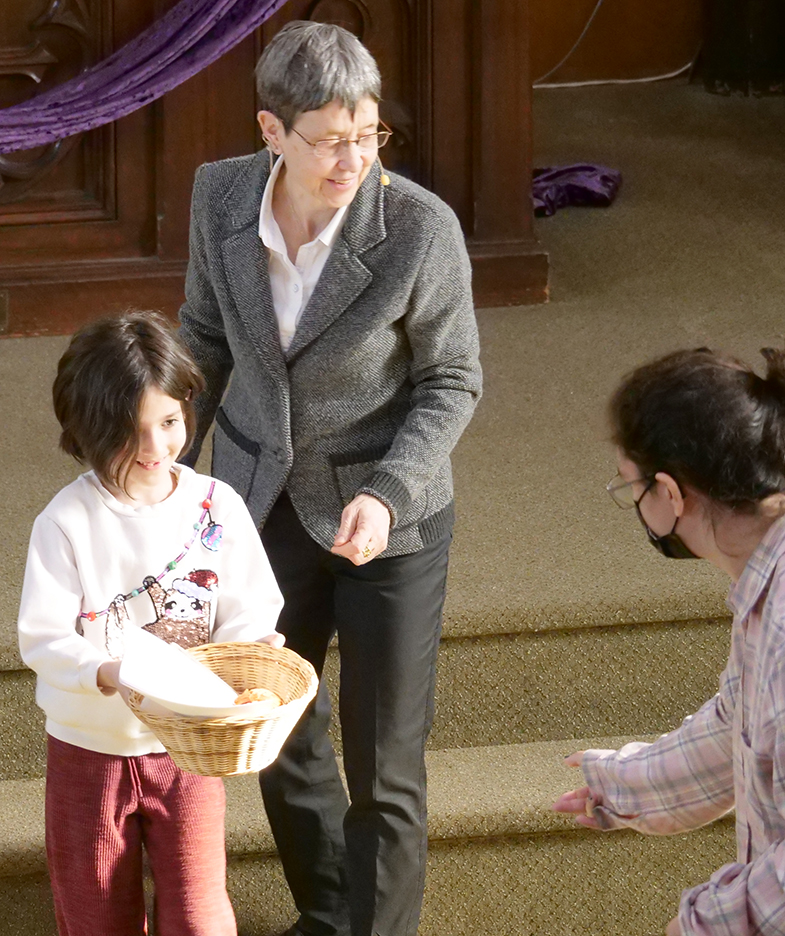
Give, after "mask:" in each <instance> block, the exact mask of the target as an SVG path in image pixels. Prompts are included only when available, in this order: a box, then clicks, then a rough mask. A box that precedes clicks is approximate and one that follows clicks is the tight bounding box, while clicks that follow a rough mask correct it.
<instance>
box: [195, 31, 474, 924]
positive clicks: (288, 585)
mask: <svg viewBox="0 0 785 936" xmlns="http://www.w3.org/2000/svg"><path fill="white" fill-rule="evenodd" d="M257 85H258V91H259V97H260V101H261V104H262V110H261V111H260V113H259V123H260V126H261V128H262V133H263V135H264V138H265V141H266V143H267V150H266V151H263V152H261V153H259V154H256V155H254V156H249V157H242V158H239V159H230V160H225V161H223V162H219V163H214V164H210V165H205V166H202V167H201V169H200V170H199V172H198V174H197V177H196V182H195V186H194V194H193V205H192V221H191V245H190V249H191V256H190V263H189V268H188V277H187V283H186V302H185V304H184V305H183V307H182V310H181V313H180V317H181V322H182V334H183V337H184V338H185V340H186V342H187V343H188V345H189V346H190V348H191V350H192V352H193V354H194V356H195V358H196V360H197V361H198V362H199V364H200V365H201V367H202V369H203V371H204V373H205V377H206V380H207V390H206V391H205V393H204V394H203V395H202V396H201V397H200V398H199V400H198V401H197V411H198V416H199V429H198V433H197V441H196V444H195V446H194V449H193V450H192V454H191V458H192V459H194V458H195V457H196V454H197V453H198V449H199V443H200V441H201V439H203V438H204V435H205V433H206V432H207V429H208V428H209V426H210V424H211V423H212V422H213V420H214V419H215V422H216V430H215V437H214V443H213V473H214V474H215V475H216V477H219V478H222V479H223V480H226V481H228V482H229V483H230V484H232V485H233V486H234V487H235V488H236V490H238V491H239V492H240V494H242V496H243V497H244V498H245V500H246V502H247V504H248V507H249V509H250V511H251V513H252V515H253V516H254V518H255V520H256V522H257V523H258V524H259V525H260V527H261V535H262V539H263V541H264V545H265V548H266V550H267V553H268V555H269V557H270V561H271V563H272V565H273V569H274V571H275V573H276V576H277V578H278V580H279V584H280V586H281V589H282V591H283V593H284V597H285V601H286V604H285V607H284V610H283V612H282V616H281V620H280V622H279V625H278V626H279V630H280V631H281V632H282V633H284V634H285V635H286V640H287V646H289V647H291V648H292V649H294V650H296V651H297V652H298V653H300V654H302V655H303V656H305V657H306V658H307V659H309V660H310V661H311V662H312V663H313V665H314V666H315V668H316V670H317V672H318V673H320V674H321V671H322V667H323V664H324V658H325V654H326V651H327V647H328V644H329V642H330V640H331V638H332V637H333V635H334V634H335V633H336V632H337V634H338V639H339V649H340V655H341V691H340V718H341V727H342V737H343V746H344V762H345V768H346V777H347V782H348V787H349V801H348V802H347V798H346V794H345V792H344V789H343V786H342V783H341V780H340V777H339V774H338V770H337V767H336V762H335V755H334V753H333V750H332V746H331V744H330V742H329V739H328V737H327V729H328V725H329V721H330V702H329V699H328V697H327V692H326V689H325V688H324V686H322V687H321V689H320V691H319V694H318V696H317V699H316V700H315V702H314V704H313V706H312V707H311V709H310V710H309V711H308V712H307V713H306V715H305V716H304V718H303V720H302V721H301V723H300V725H299V726H298V728H297V729H296V731H295V733H294V734H293V735H292V737H291V738H290V740H289V741H288V742H287V745H286V746H285V747H284V750H283V751H282V753H281V755H280V757H279V759H278V761H277V762H276V763H275V764H274V765H273V766H271V767H270V768H268V769H267V770H266V771H264V772H263V773H262V775H261V778H260V779H261V786H262V793H263V795H264V800H265V805H266V807H267V811H268V815H269V817H270V823H271V826H272V829H273V833H274V835H275V838H276V842H277V845H278V849H279V852H280V854H281V858H282V861H283V865H284V870H285V872H286V876H287V880H288V882H289V885H290V887H291V890H292V893H293V896H294V899H295V903H296V905H297V908H298V910H299V914H300V916H299V919H298V921H297V923H295V924H294V925H293V926H292V927H291V929H290V930H289V933H291V934H302V936H308V934H311V936H348V934H349V933H351V934H353V936H371V934H375V933H383V934H384V936H409V934H413V933H415V932H416V930H417V925H418V919H419V911H420V904H421V899H422V891H423V881H424V872H425V849H426V841H427V836H426V828H425V768H424V748H425V739H426V737H427V734H428V731H429V728H430V723H431V718H432V709H433V687H434V670H435V662H436V653H437V649H438V643H439V635H440V629H441V613H442V605H443V601H444V590H445V579H446V573H447V555H448V549H449V543H450V539H451V531H452V521H453V491H452V479H451V472H450V458H449V456H450V452H451V450H452V448H453V446H454V445H455V443H456V442H457V440H458V438H459V437H460V435H461V432H462V431H463V429H464V427H465V426H466V424H467V423H468V421H469V419H470V418H471V414H472V411H473V409H474V407H475V405H476V403H477V400H478V399H479V396H480V390H481V377H480V367H479V361H478V342H477V330H476V324H475V320H474V311H473V306H472V298H471V287H470V265H469V260H468V257H467V254H466V249H465V246H464V241H463V236H462V234H461V230H460V227H459V225H458V222H457V219H456V218H455V216H454V214H453V213H452V211H451V210H450V209H449V208H448V207H447V206H446V205H445V204H444V203H443V202H442V201H440V200H439V199H438V198H436V197H435V196H434V195H432V194H431V193H429V192H427V191H425V190H424V189H422V188H420V187H419V186H417V185H415V184H414V183H412V182H409V181H407V180H406V179H404V178H401V177H399V176H396V175H390V176H388V175H386V174H385V173H384V172H383V171H382V169H381V164H380V163H379V162H378V159H377V153H378V148H379V147H380V146H381V145H383V144H384V143H385V142H386V139H387V137H388V136H389V133H388V131H387V130H386V129H384V130H380V129H379V116H378V101H379V96H380V81H379V74H378V69H377V67H376V64H375V62H374V61H373V59H372V57H371V56H370V54H369V53H368V52H367V50H366V49H364V47H363V46H362V45H361V44H360V43H359V41H358V40H357V39H356V38H355V37H354V36H352V35H351V34H350V33H348V32H346V31H345V30H342V29H340V28H339V27H335V26H327V25H323V24H318V23H292V24H290V25H289V26H287V27H286V28H285V29H284V30H282V31H281V32H280V33H279V34H278V35H277V36H276V37H275V38H274V40H273V41H272V43H270V45H269V46H268V48H267V49H266V51H265V53H264V55H263V56H262V58H261V60H260V62H259V65H258V66H257ZM273 154H277V155H278V156H279V159H278V160H277V162H275V163H274V164H273ZM230 377H231V381H230ZM227 387H228V390H227Z"/></svg>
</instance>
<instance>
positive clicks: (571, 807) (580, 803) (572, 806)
mask: <svg viewBox="0 0 785 936" xmlns="http://www.w3.org/2000/svg"><path fill="white" fill-rule="evenodd" d="M589 795H590V791H589V788H588V787H581V788H580V789H579V790H570V791H569V792H568V793H563V794H562V795H561V796H560V797H559V798H558V799H557V800H556V802H555V803H554V804H553V806H551V809H552V810H553V811H554V812H566V813H574V814H575V815H581V816H585V815H586V801H587V799H588V797H589Z"/></svg>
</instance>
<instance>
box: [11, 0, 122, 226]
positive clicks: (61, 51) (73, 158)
mask: <svg viewBox="0 0 785 936" xmlns="http://www.w3.org/2000/svg"><path fill="white" fill-rule="evenodd" d="M110 36H111V7H110V6H109V5H104V6H102V5H101V4H98V3H94V4H88V0H34V2H27V3H19V2H16V3H14V2H12V3H5V4H3V5H2V7H0V37H2V38H1V39H0V107H9V106H11V105H12V104H17V103H20V102H22V101H25V100H27V99H29V98H31V97H32V96H33V95H35V94H38V93H40V92H42V91H45V90H47V89H49V88H51V87H54V86H56V85H58V84H61V83H62V82H63V81H67V80H68V79H69V78H73V77H74V76H76V75H77V74H78V73H79V72H81V71H83V70H84V69H85V68H87V67H88V66H90V65H91V64H92V63H93V62H95V61H97V60H98V59H100V58H101V57H102V56H103V55H105V54H107V53H108V52H109V51H110V49H109V44H108V40H109V37H110ZM111 156H112V147H111V129H110V130H109V131H108V132H104V133H96V134H90V135H88V136H87V138H85V139H84V140H82V139H80V138H79V137H72V138H70V139H65V140H60V141H58V142H57V143H52V144H50V145H48V146H42V147H38V148H36V149H35V150H32V151H28V152H23V153H13V154H7V155H2V154H0V206H2V208H0V211H1V212H2V223H4V224H10V223H20V224H21V223H26V222H27V221H28V220H29V217H30V215H32V216H33V217H34V218H35V220H37V221H40V220H43V219H44V215H45V214H46V213H49V214H51V215H52V216H53V217H54V216H56V217H58V218H61V219H62V217H63V216H64V215H65V214H67V215H68V216H69V218H70V219H71V220H78V219H80V218H85V217H88V216H89V217H107V216H109V215H110V214H111V212H112V211H113V188H112V187H111V186H110V185H108V182H109V181H110V179H111V171H112V167H111V165H110V163H111Z"/></svg>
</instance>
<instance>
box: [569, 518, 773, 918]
mask: <svg viewBox="0 0 785 936" xmlns="http://www.w3.org/2000/svg"><path fill="white" fill-rule="evenodd" d="M784 556H785V518H782V519H780V520H778V521H776V523H774V524H773V525H772V527H771V528H770V529H769V530H768V532H767V533H766V536H765V537H764V539H763V541H762V542H761V543H760V545H759V546H758V548H757V549H756V550H755V552H754V553H753V555H752V557H751V558H750V561H749V562H748V563H747V566H746V568H745V569H744V572H743V573H742V575H741V578H740V579H739V580H738V582H737V583H736V584H735V585H734V587H733V588H732V589H731V592H730V596H729V598H728V605H729V607H730V609H731V611H733V615H734V616H733V631H732V642H731V653H730V659H729V660H728V665H727V667H726V668H725V671H724V673H723V674H722V677H721V680H720V691H719V692H718V693H717V695H716V696H715V697H714V698H713V699H711V700H710V701H709V702H707V703H706V704H705V705H704V706H703V707H702V708H701V709H700V711H699V712H697V713H696V714H695V715H691V716H690V717H689V718H687V719H685V721H684V723H683V724H682V725H681V727H679V728H677V729H676V730H675V731H672V732H671V733H670V734H667V735H663V736H662V737H661V738H659V739H658V740H657V741H655V742H654V743H653V744H643V743H638V742H635V743H632V744H628V745H625V747H623V748H621V750H619V751H599V750H594V751H587V752H586V754H585V755H584V759H583V771H584V774H585V776H586V781H587V783H588V784H589V787H590V788H591V790H592V793H593V794H594V795H595V796H597V797H598V800H599V803H600V805H599V806H597V807H596V809H595V816H596V818H597V819H598V820H599V822H600V823H601V824H602V825H603V826H604V827H605V828H609V829H611V828H619V827H622V826H626V827H630V828H633V829H637V830H638V831H640V832H647V833H651V834H654V835H669V834H671V833H675V832H683V831H685V830H687V829H694V828H696V827H698V826H700V825H703V824H705V823H707V822H711V821H712V820H713V819H716V818H718V817H719V816H721V815H723V814H724V813H726V812H728V811H729V810H730V809H731V808H732V807H733V806H734V805H735V807H736V843H737V861H736V862H734V863H731V864H727V865H724V866H723V867H722V868H720V869H719V871H717V872H715V874H714V875H712V877H711V880H709V881H708V882H707V883H705V884H700V885H698V886H697V887H694V888H692V889H691V890H686V891H684V893H683V894H682V899H681V906H680V911H679V923H680V925H681V930H682V933H683V934H685V936H757V934H761V936H782V934H783V933H785V561H783V557H784Z"/></svg>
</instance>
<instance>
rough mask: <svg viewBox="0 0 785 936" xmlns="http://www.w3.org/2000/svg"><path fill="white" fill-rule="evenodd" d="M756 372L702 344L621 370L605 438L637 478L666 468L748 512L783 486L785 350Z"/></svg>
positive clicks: (766, 351) (767, 351) (773, 352)
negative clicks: (635, 470) (625, 372)
mask: <svg viewBox="0 0 785 936" xmlns="http://www.w3.org/2000/svg"><path fill="white" fill-rule="evenodd" d="M761 354H762V355H763V357H764V358H765V360H766V364H767V372H766V376H765V377H760V376H758V374H756V373H755V372H754V371H753V370H752V369H751V368H750V367H748V366H747V365H746V364H744V363H743V362H742V361H740V360H738V359H737V358H734V357H729V356H726V355H722V354H717V353H714V352H713V351H710V350H709V349H708V348H698V349H696V350H692V351H676V352H674V353H672V354H668V355H665V357H662V358H659V359H658V360H655V361H652V362H651V363H649V364H644V365H643V366H642V367H638V368H637V369H636V370H634V371H632V372H631V373H630V374H628V375H627V376H626V377H625V378H624V379H623V381H622V383H621V384H620V386H619V387H618V388H617V390H616V391H615V393H614V394H613V396H612V397H611V400H610V404H609V408H608V414H609V419H610V425H611V437H612V439H613V441H614V442H615V443H616V445H618V446H619V448H620V449H621V451H622V452H623V453H624V454H625V455H626V456H627V457H628V458H629V459H630V460H631V461H632V462H634V463H635V464H636V465H637V466H638V468H639V469H640V470H641V472H642V474H643V476H644V477H650V476H652V475H654V474H655V473H656V472H658V471H664V472H667V473H668V474H669V475H671V476H672V477H673V478H674V479H675V480H676V481H678V482H684V483H685V484H687V485H690V486H691V487H693V488H694V489H696V490H698V491H701V492H703V493H704V494H706V495H708V497H710V498H711V499H712V500H714V501H716V502H717V503H719V504H722V505H724V506H726V507H729V508H732V509H734V510H741V511H754V510H755V509H756V507H757V505H758V504H759V503H760V502H761V501H762V500H764V499H765V498H767V497H769V496H771V495H772V494H777V493H780V492H783V491H785V351H782V350H779V349H774V348H763V349H762V351H761Z"/></svg>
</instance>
